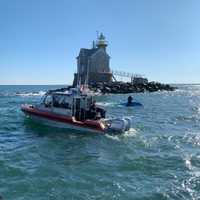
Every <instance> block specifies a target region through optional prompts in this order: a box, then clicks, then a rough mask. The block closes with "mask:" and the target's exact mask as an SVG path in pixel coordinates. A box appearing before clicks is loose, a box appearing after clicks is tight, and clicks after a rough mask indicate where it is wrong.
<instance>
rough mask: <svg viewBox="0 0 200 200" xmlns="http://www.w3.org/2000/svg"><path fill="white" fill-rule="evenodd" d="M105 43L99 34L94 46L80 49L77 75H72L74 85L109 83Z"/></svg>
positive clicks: (107, 56)
mask: <svg viewBox="0 0 200 200" xmlns="http://www.w3.org/2000/svg"><path fill="white" fill-rule="evenodd" d="M106 47H107V41H106V39H105V36H104V35H103V34H102V33H101V34H100V35H99V37H98V38H97V41H96V44H95V42H93V47H92V48H91V49H85V48H81V49H80V52H79V55H78V57H77V73H75V74H74V83H73V85H77V84H92V83H97V82H110V81H111V80H112V73H111V70H110V65H109V63H110V56H109V55H108V53H107V52H106Z"/></svg>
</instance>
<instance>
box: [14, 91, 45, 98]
mask: <svg viewBox="0 0 200 200" xmlns="http://www.w3.org/2000/svg"><path fill="white" fill-rule="evenodd" d="M45 93H46V92H44V91H39V92H22V93H21V92H16V93H15V95H16V96H23V97H29V96H43V95H44V94H45Z"/></svg>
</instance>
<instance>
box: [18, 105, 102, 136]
mask: <svg viewBox="0 0 200 200" xmlns="http://www.w3.org/2000/svg"><path fill="white" fill-rule="evenodd" d="M21 110H22V111H23V112H24V113H25V114H26V116H28V117H30V118H31V119H33V120H34V121H37V122H39V123H42V124H45V125H47V126H52V127H56V128H65V129H71V130H77V131H84V132H90V133H101V134H104V133H105V131H104V129H103V128H102V127H101V126H100V123H99V122H93V121H86V123H83V122H78V121H75V122H74V121H73V119H72V117H71V118H70V117H65V116H60V115H55V114H52V113H48V112H43V111H40V110H37V109H35V108H32V107H30V106H22V108H21Z"/></svg>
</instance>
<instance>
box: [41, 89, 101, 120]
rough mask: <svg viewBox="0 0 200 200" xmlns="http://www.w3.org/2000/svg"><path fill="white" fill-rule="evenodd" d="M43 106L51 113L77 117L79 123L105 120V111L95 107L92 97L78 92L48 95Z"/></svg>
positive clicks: (51, 93)
mask: <svg viewBox="0 0 200 200" xmlns="http://www.w3.org/2000/svg"><path fill="white" fill-rule="evenodd" d="M42 104H43V106H44V107H45V108H48V109H51V112H55V113H57V114H62V115H66V116H69V117H75V119H76V120H78V121H84V120H86V119H93V120H94V119H96V120H98V119H100V118H105V110H104V109H102V108H99V107H97V106H96V105H95V101H94V100H93V98H92V96H89V95H87V94H82V93H78V92H77V91H70V92H50V93H47V94H46V95H45V97H44V99H43V101H42Z"/></svg>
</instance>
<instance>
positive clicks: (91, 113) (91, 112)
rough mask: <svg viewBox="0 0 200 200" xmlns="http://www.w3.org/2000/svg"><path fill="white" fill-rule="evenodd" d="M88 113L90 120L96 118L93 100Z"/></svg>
mask: <svg viewBox="0 0 200 200" xmlns="http://www.w3.org/2000/svg"><path fill="white" fill-rule="evenodd" d="M89 113H90V119H95V118H96V114H97V111H96V101H95V100H94V101H93V102H92V104H91V105H90V110H89Z"/></svg>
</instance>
